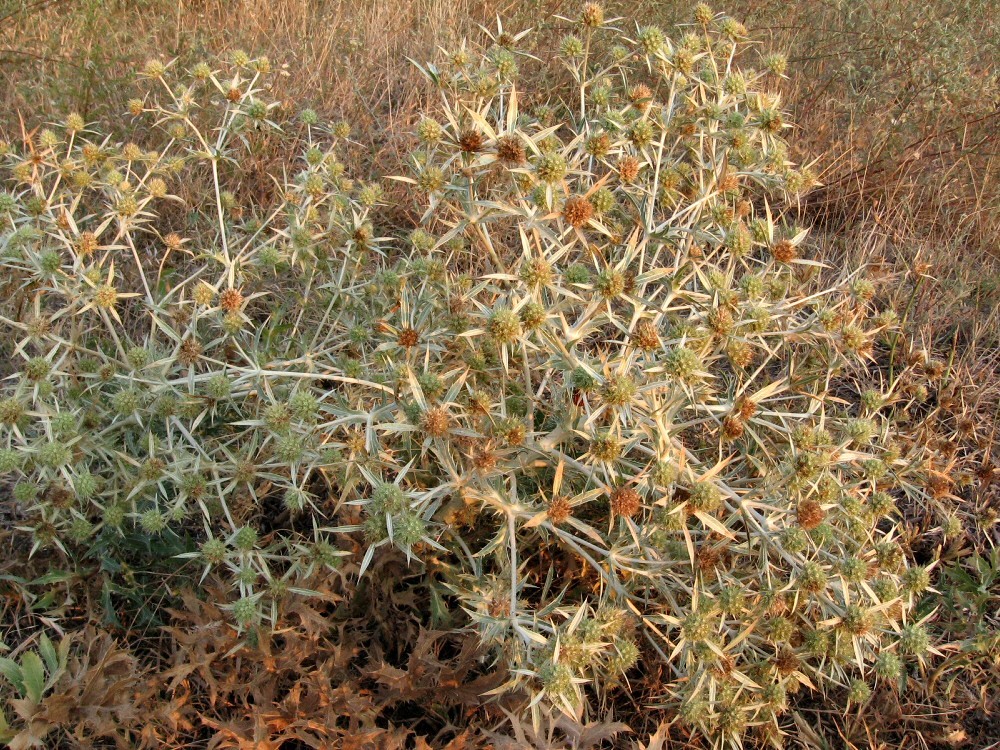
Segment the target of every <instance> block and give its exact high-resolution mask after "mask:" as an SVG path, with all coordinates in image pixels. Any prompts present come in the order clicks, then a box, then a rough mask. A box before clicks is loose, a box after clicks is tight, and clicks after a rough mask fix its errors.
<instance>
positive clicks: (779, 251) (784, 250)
mask: <svg viewBox="0 0 1000 750" xmlns="http://www.w3.org/2000/svg"><path fill="white" fill-rule="evenodd" d="M771 255H773V256H774V259H775V260H776V261H778V262H779V263H791V262H792V261H793V260H795V259H796V258H797V257H798V252H797V251H796V249H795V245H793V244H792V242H791V240H787V239H782V240H778V241H777V242H775V243H774V245H773V246H772V247H771Z"/></svg>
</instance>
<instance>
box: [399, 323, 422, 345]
mask: <svg viewBox="0 0 1000 750" xmlns="http://www.w3.org/2000/svg"><path fill="white" fill-rule="evenodd" d="M396 338H397V343H398V344H399V345H400V346H401V347H403V348H404V349H409V348H410V347H413V346H416V345H417V344H418V343H419V342H420V334H418V333H417V331H416V330H415V329H413V328H410V327H409V326H406V327H405V328H402V329H400V331H399V335H398V336H397V337H396Z"/></svg>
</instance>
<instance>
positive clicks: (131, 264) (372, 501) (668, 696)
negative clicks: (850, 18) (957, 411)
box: [0, 5, 948, 743]
mask: <svg viewBox="0 0 1000 750" xmlns="http://www.w3.org/2000/svg"><path fill="white" fill-rule="evenodd" d="M566 20H567V21H569V22H571V23H572V24H573V31H572V32H571V33H569V34H568V35H567V36H565V38H563V39H562V41H561V44H560V46H559V50H560V53H559V55H558V57H557V58H556V61H555V62H556V67H554V68H549V69H546V70H545V71H544V74H540V73H538V72H535V73H534V74H532V76H530V77H528V76H525V75H524V70H525V69H530V68H531V67H532V66H536V65H538V61H537V60H536V59H535V58H533V57H531V56H530V55H527V54H524V53H522V52H521V51H519V44H518V43H519V40H520V36H521V35H514V34H511V33H509V32H507V31H505V30H504V29H503V28H502V27H501V28H498V30H497V32H496V33H495V34H493V35H491V39H490V43H489V44H488V45H487V46H486V47H485V48H484V49H481V50H480V49H476V48H473V47H471V46H462V47H461V48H458V49H455V50H453V51H450V52H446V53H444V54H443V55H442V57H441V59H439V60H436V61H433V62H429V63H426V64H424V65H422V66H420V71H421V72H422V74H423V75H424V76H425V77H426V79H427V80H428V82H429V85H430V86H431V87H433V89H434V90H435V92H437V94H438V95H439V99H438V101H439V104H438V105H436V106H434V107H431V108H428V109H427V110H426V111H424V112H422V113H421V117H420V119H419V120H418V121H417V122H415V124H414V130H415V132H414V142H415V144H416V145H415V147H414V149H413V151H412V154H411V155H410V165H411V167H410V170H409V172H407V173H406V174H401V175H395V176H392V177H391V179H386V180H385V181H382V180H367V181H355V180H352V179H351V178H350V177H349V176H348V175H347V171H346V169H345V167H344V163H343V159H342V158H341V157H342V150H343V148H344V145H345V143H346V142H347V141H348V139H350V137H351V129H350V126H349V125H348V124H345V123H336V124H329V123H326V122H323V121H322V120H321V118H320V117H319V116H318V115H317V113H315V112H313V111H312V110H303V111H299V112H295V111H293V110H292V109H291V108H290V107H288V106H286V104H285V103H284V102H280V101H276V100H274V98H273V93H272V89H271V85H272V84H271V80H272V78H273V76H274V71H273V65H272V64H271V63H270V61H268V60H267V59H266V58H262V57H251V56H249V55H246V54H243V53H238V54H234V55H231V56H229V57H228V58H227V59H220V60H211V61H206V62H204V63H199V64H197V65H193V66H191V67H189V68H187V67H184V66H181V65H179V64H176V63H171V62H169V61H161V60H157V59H154V60H150V61H149V62H148V63H147V64H146V65H145V66H144V69H143V71H142V74H141V78H142V79H143V82H144V84H145V88H146V91H145V93H144V94H143V95H142V96H140V97H138V98H136V99H134V100H133V101H132V102H131V103H130V105H129V106H130V113H129V114H130V116H131V117H132V118H133V128H134V136H133V140H131V141H129V142H126V143H122V144H114V143H112V142H110V141H109V140H107V139H106V138H104V137H103V136H102V135H101V134H100V132H99V131H98V129H97V128H95V127H91V126H90V125H88V123H86V122H84V121H83V119H82V118H81V117H79V116H77V115H70V116H69V117H67V118H66V121H65V122H63V123H61V124H59V125H58V126H55V125H53V126H52V127H50V128H46V129H42V130H38V131H34V132H31V133H26V134H25V135H24V137H23V138H22V139H21V140H20V141H19V142H17V143H11V144H4V146H3V148H2V153H3V169H4V174H3V187H4V192H3V193H2V194H0V222H2V225H0V230H2V239H0V243H2V244H0V267H2V269H3V285H4V299H5V301H4V303H3V305H2V307H0V323H2V324H3V326H4V327H5V329H6V332H7V333H6V335H8V336H9V337H11V338H12V339H13V340H14V341H15V343H14V345H13V347H12V349H13V351H12V354H13V357H12V359H13V368H12V374H11V377H10V378H8V380H7V385H6V386H5V387H4V390H3V392H2V394H0V436H2V437H0V471H2V472H3V473H4V475H5V476H7V477H9V478H10V480H11V482H12V484H13V490H12V493H13V497H14V499H15V501H16V504H17V508H18V512H19V514H20V516H21V518H20V520H19V528H20V529H21V530H22V531H23V532H25V533H26V534H27V535H29V536H30V549H31V552H32V553H35V554H49V555H54V556H64V557H65V558H66V559H67V561H76V564H77V565H79V566H92V565H94V564H95V563H97V562H99V561H101V560H102V559H105V558H111V559H113V560H115V561H117V562H120V563H122V564H128V565H130V566H137V565H141V566H142V568H143V569H144V570H147V571H149V572H148V573H147V574H146V578H145V581H146V583H148V584H151V585H154V586H161V585H163V582H164V581H165V580H168V579H169V580H170V583H169V584H168V585H169V587H170V588H172V589H175V590H176V589H177V588H178V586H179V585H180V581H179V580H177V579H183V580H184V581H185V582H186V583H187V584H188V585H197V584H198V583H200V582H201V581H202V580H204V579H206V578H211V580H212V581H213V582H216V583H217V584H218V585H214V586H213V587H212V588H211V589H210V591H211V592H212V596H213V597H215V598H214V600H213V599H210V600H209V601H208V604H205V605H204V606H205V607H206V608H208V607H214V608H215V611H216V613H217V614H218V615H219V616H220V617H221V616H224V617H225V618H226V620H227V622H228V624H229V626H230V627H231V631H227V632H231V633H232V634H233V639H232V640H233V644H227V649H231V648H238V645H236V644H238V643H243V644H245V645H248V646H253V647H256V646H260V645H261V644H266V643H268V642H270V640H271V639H272V638H275V637H276V634H277V633H279V632H284V631H285V630H286V629H288V628H292V629H294V628H295V627H297V626H296V625H294V624H292V625H290V624H289V613H291V612H298V613H301V612H303V611H305V610H303V609H302V607H304V606H306V605H305V604H303V603H304V602H312V601H313V600H316V599H319V600H322V601H333V600H336V599H340V598H344V599H350V597H351V596H359V592H360V591H361V587H363V586H364V585H365V581H366V577H371V576H372V571H373V570H374V569H375V568H377V567H378V566H379V565H381V564H384V561H385V560H387V559H393V556H396V557H401V558H402V559H403V562H404V564H405V566H406V567H405V569H406V570H407V571H409V573H408V574H411V575H412V574H414V572H415V574H416V576H417V577H418V578H419V579H420V580H421V583H420V584H419V586H420V587H421V591H422V592H427V596H426V601H413V602H411V605H412V606H413V607H415V608H418V609H422V610H429V611H430V614H429V615H428V618H427V619H428V621H430V622H432V623H433V624H435V625H437V626H442V625H447V626H448V627H449V628H451V629H452V630H453V631H454V632H453V633H452V635H454V636H458V635H460V634H461V633H462V632H463V631H464V630H466V629H472V630H474V631H475V634H476V639H477V644H476V645H477V648H481V651H479V652H477V653H480V654H481V658H482V659H484V660H486V663H487V664H489V665H491V667H493V668H495V669H496V670H498V671H499V672H500V673H501V674H502V675H503V677H504V679H503V681H502V683H498V684H495V685H492V684H491V685H490V694H491V695H493V696H501V697H502V698H501V699H502V700H504V701H506V703H505V704H504V705H505V706H507V707H509V708H510V709H511V710H512V711H514V712H516V713H517V714H519V715H521V716H525V717H526V718H525V723H528V719H527V717H528V716H530V723H531V725H532V726H533V727H534V731H535V732H537V731H539V728H540V727H541V726H542V725H543V723H545V722H551V721H555V720H557V719H556V718H555V717H558V716H559V715H560V714H566V715H568V716H570V717H572V718H573V720H575V721H577V722H585V721H587V720H590V719H594V718H597V717H599V716H601V713H600V711H599V710H598V707H599V706H600V705H602V703H603V702H605V701H606V700H607V699H608V698H609V696H613V695H614V694H615V693H616V691H621V690H626V689H628V685H629V683H630V680H632V679H635V678H637V677H639V676H640V674H639V673H640V671H641V672H644V674H642V675H641V677H642V679H643V680H648V676H649V674H652V673H653V672H657V673H658V674H660V675H661V680H660V684H659V685H648V684H647V688H648V689H649V692H648V694H646V695H644V698H643V699H644V700H648V701H649V702H650V703H651V704H653V705H656V706H658V707H660V708H663V709H666V710H667V714H666V715H668V716H670V717H671V721H676V722H677V723H678V726H683V727H685V728H686V730H687V731H690V732H700V733H703V734H704V735H706V736H708V737H711V738H713V739H714V740H716V741H718V742H726V741H740V739H741V738H742V737H744V736H745V735H746V734H747V733H748V732H754V733H756V735H757V736H758V737H759V738H761V739H763V740H768V741H773V742H775V743H777V742H778V741H779V737H780V735H781V732H782V727H783V726H786V725H787V722H788V719H787V717H786V710H787V707H788V703H789V696H791V695H794V694H796V693H801V692H802V691H814V692H817V693H825V694H831V695H833V694H835V695H838V696H840V697H841V698H842V699H843V700H844V701H846V702H847V703H848V704H850V705H857V704H864V703H865V702H866V701H868V699H869V697H870V695H871V693H872V690H873V688H885V689H888V690H893V689H895V686H897V685H898V684H899V683H900V681H901V680H902V679H903V678H904V675H905V673H906V670H907V669H910V668H911V667H912V668H913V669H920V668H921V666H922V664H923V660H924V658H925V657H926V656H928V654H930V653H932V652H933V645H932V643H931V640H930V637H929V635H928V633H927V630H926V628H925V623H926V622H927V620H928V618H929V617H930V613H926V612H923V611H920V610H918V609H917V604H918V603H919V602H920V601H921V598H922V595H923V594H924V592H925V591H927V590H928V588H929V587H930V584H931V581H930V574H929V572H928V570H927V569H926V568H925V567H922V566H920V565H917V564H916V563H915V561H914V560H913V559H912V556H911V554H910V550H909V547H908V545H907V543H906V541H905V539H904V529H903V525H902V519H901V515H900V511H899V507H900V506H901V505H903V506H905V507H907V508H915V507H916V508H921V509H923V510H925V511H927V512H928V513H930V514H937V515H940V516H941V517H942V518H943V517H944V513H945V509H944V506H939V502H940V501H941V500H942V499H943V498H944V497H945V496H946V495H947V494H948V492H947V488H942V487H941V484H942V482H946V481H947V477H946V476H944V475H939V474H934V473H929V471H928V464H927V461H926V459H927V455H926V450H925V446H924V444H923V442H922V441H921V440H917V439H913V437H912V436H911V435H910V434H909V433H906V434H901V433H900V430H899V419H900V418H902V416H905V415H906V414H907V412H908V411H909V410H910V409H911V408H913V407H914V406H915V404H918V403H919V402H920V401H921V400H922V398H921V394H920V391H919V388H920V387H921V386H922V385H923V384H924V383H925V382H926V381H927V380H928V379H929V378H934V377H935V375H934V371H933V368H931V367H930V366H929V363H928V362H927V361H926V359H921V358H920V357H912V358H911V359H910V360H908V361H903V362H897V361H895V360H894V361H893V367H892V368H891V371H889V372H887V373H886V378H887V379H886V381H885V383H884V387H883V388H882V389H881V390H880V391H878V392H874V391H870V390H865V391H864V392H861V389H860V388H859V387H857V384H858V383H859V382H861V380H863V377H864V376H865V374H866V371H867V369H868V368H869V367H875V366H876V365H875V355H876V352H877V350H879V349H880V348H882V349H885V350H888V349H889V348H893V351H894V350H895V347H896V346H897V344H898V341H899V337H900V329H899V320H898V316H897V315H896V314H895V312H894V311H893V310H892V309H888V308H886V309H880V308H879V306H878V304H877V301H876V300H877V298H876V295H875V286H874V284H873V283H872V281H871V280H870V279H868V278H867V277H866V276H865V275H864V274H865V270H864V269H857V268H845V269H830V268H829V267H827V266H826V265H825V264H824V262H823V260H824V258H823V253H822V246H821V245H820V244H818V243H813V242H810V240H809V232H808V229H807V228H804V227H801V226H799V225H798V224H797V223H796V221H795V219H794V216H793V215H791V214H790V210H791V208H792V207H794V205H795V203H796V201H797V199H798V198H799V197H800V196H802V195H804V194H806V193H807V192H808V191H809V190H810V189H811V188H813V187H814V186H815V185H816V183H817V178H816V176H815V174H814V173H813V171H812V169H810V168H809V167H801V168H800V167H796V166H795V165H793V164H792V163H791V161H790V159H789V155H788V147H787V146H786V144H785V141H784V136H785V135H786V133H787V132H788V127H789V126H788V124H787V121H786V117H785V115H784V113H783V110H782V107H781V99H780V95H779V93H778V92H779V86H780V82H781V79H782V76H783V74H784V72H785V70H786V65H787V64H786V62H785V60H784V58H782V57H781V56H780V55H777V54H773V53H770V52H767V51H761V50H759V49H758V48H757V47H756V46H754V45H752V44H751V43H750V40H749V39H748V38H747V37H748V34H747V31H746V29H745V28H744V27H743V26H742V25H741V24H740V23H739V22H737V21H736V20H734V19H732V18H729V17H725V16H721V15H716V14H713V13H712V11H711V10H709V9H708V8H707V7H705V6H699V7H698V8H697V9H696V12H695V17H694V23H693V24H692V25H691V26H690V27H689V28H688V30H687V31H686V32H685V33H684V34H683V35H682V36H680V37H679V38H677V39H671V38H669V37H668V36H667V34H665V33H664V31H662V30H661V29H660V28H658V27H656V26H653V25H641V24H635V23H633V22H631V21H626V20H625V19H612V18H607V17H605V13H604V11H603V9H601V8H600V7H599V6H597V5H588V6H586V8H585V9H584V10H583V12H582V13H581V15H580V16H579V17H578V18H576V19H566ZM538 80H546V81H548V82H549V83H548V85H547V86H546V87H545V88H544V89H540V88H537V87H536V86H533V85H531V82H533V81H538ZM276 141H280V142H282V143H283V144H284V145H285V147H286V148H288V149H289V150H293V151H296V152H297V153H298V154H299V156H298V158H297V160H296V161H295V162H294V163H289V164H285V165H283V167H282V169H281V170H280V171H273V170H272V172H271V173H267V172H266V171H264V170H263V169H262V167H261V165H260V162H259V159H260V155H261V154H262V153H263V152H264V151H265V150H266V149H270V148H273V147H274V143H275V142H276ZM181 193H183V196H184V197H183V199H182V198H181V197H180V194H181ZM390 200H392V201H394V202H398V203H399V204H402V205H403V206H404V209H403V212H408V213H409V215H410V216H412V217H413V219H414V220H413V221H412V222H411V223H410V224H407V225H401V224H400V223H399V222H398V221H397V222H396V223H392V224H384V223H382V219H383V217H385V216H387V215H393V216H397V217H398V216H399V215H400V214H401V213H403V212H397V213H396V214H389V213H388V212H386V211H384V208H385V207H386V204H387V203H388V202H389V201H390ZM821 271H822V272H821ZM67 564H69V563H68V562H67ZM105 572H107V569H105ZM113 572H118V571H113ZM320 581H322V583H319V582H320ZM330 581H336V582H338V583H337V585H336V586H333V585H332V584H330ZM414 585H417V584H414ZM338 587H339V588H338ZM356 587H357V588H356ZM332 589H337V591H336V592H334V591H333V590H332ZM195 601H196V600H195V599H193V598H189V599H187V600H185V602H186V607H187V609H188V610H189V611H191V610H193V609H195V608H197V607H201V606H202V605H198V604H195V603H194V602H195ZM154 615H155V613H150V617H153V616H154ZM301 620H302V622H301V623H300V626H301V627H302V628H305V629H307V630H310V632H312V627H313V625H311V624H310V623H309V618H308V617H306V616H302V617H301ZM46 642H47V641H46ZM50 648H51V647H50ZM67 648H68V646H67ZM463 653H464V652H463ZM29 654H30V652H29ZM32 655H33V654H32ZM25 658H26V659H27V658H28V657H27V655H26V656H25ZM61 659H62V661H61V662H59V663H60V664H64V663H65V661H66V655H65V654H63V655H62V656H61ZM46 660H48V658H46ZM466 661H468V660H466ZM34 662H39V663H41V662H40V661H39V660H38V659H37V658H36V659H35V660H34V661H33V662H32V663H30V664H27V667H33V665H34ZM640 662H642V663H643V665H644V667H643V669H642V670H639V669H638V668H637V665H638V664H639V663H640ZM11 664H13V662H11ZM652 664H656V665H658V666H657V667H656V668H653V667H651V666H650V665H652ZM14 666H18V665H16V664H14ZM19 668H20V669H21V671H22V674H23V672H24V669H25V668H26V665H25V663H23V662H22V664H21V665H20V667H19ZM61 668H62V669H64V668H65V667H61ZM9 671H10V672H11V674H14V671H13V667H11V668H10V670H9ZM4 674H5V675H7V672H6V671H5V672H4ZM463 674H464V673H463ZM8 676H9V675H8ZM54 679H55V678H53V680H54ZM24 682H25V680H24V678H23V676H22V683H24ZM53 684H54V683H53ZM29 687H30V686H29ZM49 687H51V686H49ZM33 689H34V688H33ZM35 692H38V690H37V689H35ZM484 692H485V691H484ZM40 696H41V693H39V696H38V699H37V700H36V702H38V700H40ZM331 731H332V730H331Z"/></svg>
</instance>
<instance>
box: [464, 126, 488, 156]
mask: <svg viewBox="0 0 1000 750" xmlns="http://www.w3.org/2000/svg"><path fill="white" fill-rule="evenodd" d="M484 143H485V139H484V138H483V134H482V133H480V132H479V131H478V130H472V129H469V130H463V131H462V133H461V134H460V135H459V136H458V147H459V148H460V149H461V150H462V152H463V153H466V154H475V153H478V152H479V151H481V150H482V148H483V144H484Z"/></svg>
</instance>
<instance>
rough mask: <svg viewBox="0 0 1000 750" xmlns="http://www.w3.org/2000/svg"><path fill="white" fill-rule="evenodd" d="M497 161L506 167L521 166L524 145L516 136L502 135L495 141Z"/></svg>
mask: <svg viewBox="0 0 1000 750" xmlns="http://www.w3.org/2000/svg"><path fill="white" fill-rule="evenodd" d="M497 159H499V160H500V161H501V162H502V163H503V164H506V165H508V166H517V165H518V164H523V163H524V160H525V151H524V143H523V142H522V141H521V139H520V138H519V137H517V136H516V135H504V136H501V137H500V138H499V139H498V140H497Z"/></svg>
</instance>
